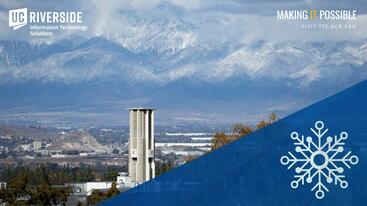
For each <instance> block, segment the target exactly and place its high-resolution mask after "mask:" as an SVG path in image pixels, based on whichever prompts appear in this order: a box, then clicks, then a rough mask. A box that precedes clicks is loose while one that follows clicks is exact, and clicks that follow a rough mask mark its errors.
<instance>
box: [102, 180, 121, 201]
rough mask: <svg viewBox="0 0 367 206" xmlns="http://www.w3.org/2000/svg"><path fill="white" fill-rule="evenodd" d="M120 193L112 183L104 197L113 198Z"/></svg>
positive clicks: (114, 183)
mask: <svg viewBox="0 0 367 206" xmlns="http://www.w3.org/2000/svg"><path fill="white" fill-rule="evenodd" d="M119 193H120V191H119V190H118V189H117V185H116V182H112V185H111V187H110V189H108V190H107V192H106V194H105V196H106V197H107V198H110V197H113V196H115V195H118V194H119Z"/></svg>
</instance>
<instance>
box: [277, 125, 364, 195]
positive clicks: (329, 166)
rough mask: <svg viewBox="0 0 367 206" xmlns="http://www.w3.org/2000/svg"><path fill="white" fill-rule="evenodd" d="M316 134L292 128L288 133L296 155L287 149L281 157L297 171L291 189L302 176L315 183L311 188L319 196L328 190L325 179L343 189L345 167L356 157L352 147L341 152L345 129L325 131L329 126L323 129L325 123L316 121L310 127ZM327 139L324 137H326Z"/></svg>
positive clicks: (351, 163)
mask: <svg viewBox="0 0 367 206" xmlns="http://www.w3.org/2000/svg"><path fill="white" fill-rule="evenodd" d="M310 130H311V131H312V133H313V134H314V135H315V137H314V138H313V137H311V136H307V137H306V138H305V136H304V135H301V136H300V135H299V134H298V133H297V132H292V133H291V135H290V137H291V139H292V140H294V145H295V151H296V152H297V153H296V155H294V154H292V153H291V152H288V155H284V156H282V157H281V158H280V162H281V163H282V164H283V165H288V169H291V168H292V167H294V171H295V172H296V174H295V175H294V180H293V181H292V182H291V187H292V188H293V189H295V188H298V186H299V184H300V183H301V184H302V185H304V183H305V180H306V182H307V183H309V184H311V183H313V182H314V184H315V185H314V186H313V188H312V189H311V191H315V196H316V198H318V199H322V198H324V196H325V191H326V192H329V189H328V188H327V187H326V184H325V181H326V183H329V184H331V183H333V182H334V184H335V185H339V186H340V187H341V188H343V189H345V188H347V187H348V182H347V181H346V180H345V175H343V173H344V169H345V168H348V169H350V168H351V165H355V164H357V163H358V157H357V156H355V155H351V151H349V152H347V153H346V152H344V147H343V146H344V145H345V143H344V141H345V140H346V139H347V138H348V133H347V132H341V133H340V134H339V135H331V136H330V135H327V132H328V131H329V129H327V128H325V129H324V123H323V122H322V121H317V122H316V123H315V128H310ZM325 140H326V141H325Z"/></svg>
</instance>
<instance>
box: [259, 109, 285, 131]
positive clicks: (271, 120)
mask: <svg viewBox="0 0 367 206" xmlns="http://www.w3.org/2000/svg"><path fill="white" fill-rule="evenodd" d="M278 119H279V118H278V116H277V115H276V114H275V113H274V112H272V113H271V114H270V115H269V117H268V120H261V121H260V122H259V123H258V124H257V125H256V128H257V129H261V128H264V127H266V126H268V125H270V124H273V123H274V122H276V121H278Z"/></svg>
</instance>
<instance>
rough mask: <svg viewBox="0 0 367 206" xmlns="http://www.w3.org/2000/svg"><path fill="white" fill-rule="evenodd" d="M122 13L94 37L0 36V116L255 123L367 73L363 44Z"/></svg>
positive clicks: (343, 86) (365, 45)
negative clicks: (226, 35)
mask: <svg viewBox="0 0 367 206" xmlns="http://www.w3.org/2000/svg"><path fill="white" fill-rule="evenodd" d="M125 17H126V16H122V17H121V18H120V19H121V21H122V22H123V24H122V25H123V28H124V29H125V30H124V32H123V31H115V32H106V33H105V35H101V36H99V37H93V38H86V37H80V36H68V37H66V38H64V39H61V40H57V41H55V42H53V43H50V44H46V43H31V42H25V41H0V106H1V107H0V110H1V111H0V113H3V114H6V115H12V114H16V113H27V112H30V111H32V112H43V111H47V112H49V111H50V110H52V111H53V112H59V111H62V112H65V111H77V112H81V111H82V112H86V113H88V112H92V113H99V112H102V113H103V112H106V113H108V114H109V115H114V114H119V113H115V111H117V110H121V108H123V107H132V106H153V107H157V108H159V109H160V110H162V117H161V118H162V119H166V120H167V121H170V119H176V120H177V119H180V120H182V119H185V120H188V121H191V120H197V119H200V120H203V121H204V122H205V121H211V120H213V119H217V120H218V122H221V121H222V120H223V121H227V120H228V121H253V120H254V121H255V120H256V119H258V118H259V117H261V116H263V115H264V114H266V113H269V112H270V111H275V112H277V113H279V114H281V115H285V114H289V113H290V112H292V111H295V110H297V109H300V107H302V106H305V105H307V104H309V103H312V102H314V101H316V100H319V99H321V98H324V97H326V96H328V95H331V94H333V93H335V92H337V91H339V90H341V89H344V88H347V87H349V86H351V85H353V84H355V83H357V82H360V81H362V80H365V79H366V77H367V65H366V62H367V41H366V40H365V41H359V42H323V43H294V42H293V43H279V44H272V43H268V42H261V41H259V42H256V43H253V44H250V45H249V44H242V43H241V42H238V41H230V40H223V39H221V38H218V40H206V39H203V38H202V37H200V36H199V35H197V33H198V32H200V26H198V25H195V24H192V23H188V22H187V21H185V20H182V19H172V20H170V21H167V20H154V21H153V20H152V21H148V22H147V21H142V20H141V19H140V18H138V17H137V16H134V15H133V14H131V15H130V16H129V18H125ZM106 28H109V27H108V26H107V27H106ZM106 34H108V35H106ZM119 115H120V114H119ZM221 116H222V117H221ZM4 118H6V116H4ZM221 118H222V119H221ZM107 119H109V118H107ZM111 119H114V118H111ZM107 121H108V120H107Z"/></svg>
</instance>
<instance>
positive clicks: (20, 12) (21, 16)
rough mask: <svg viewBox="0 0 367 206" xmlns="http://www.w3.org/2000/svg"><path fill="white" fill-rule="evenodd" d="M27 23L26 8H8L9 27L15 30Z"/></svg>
mask: <svg viewBox="0 0 367 206" xmlns="http://www.w3.org/2000/svg"><path fill="white" fill-rule="evenodd" d="M27 23H28V14H27V8H23V9H14V10H9V27H13V30H17V29H19V28H21V27H23V26H25V25H27Z"/></svg>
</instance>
